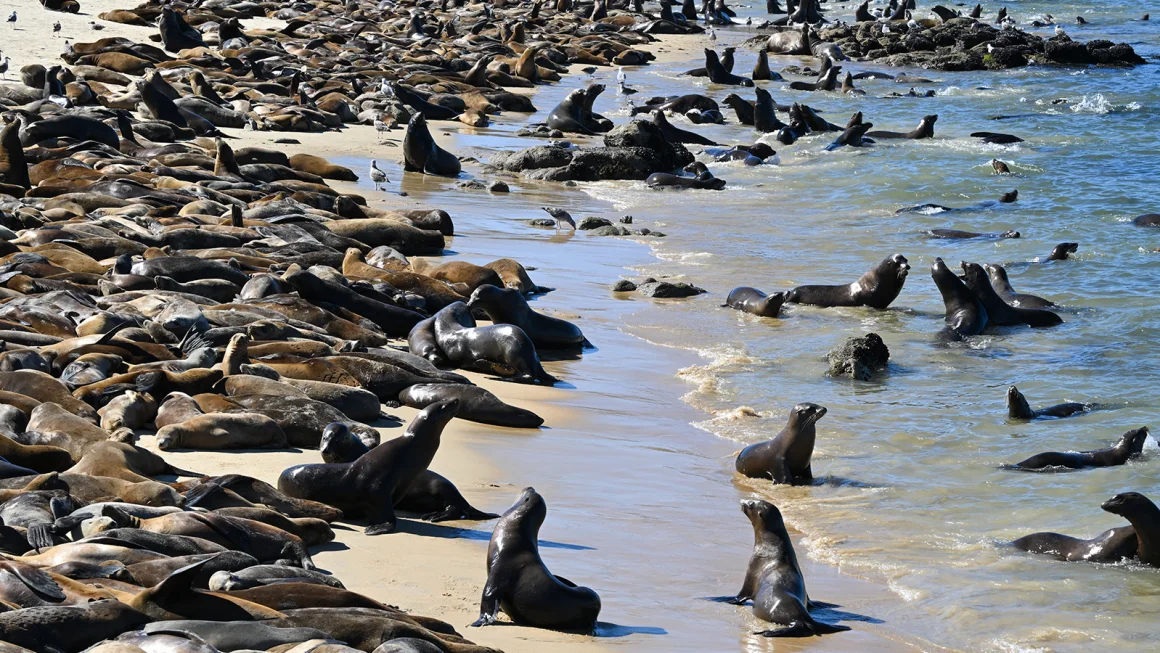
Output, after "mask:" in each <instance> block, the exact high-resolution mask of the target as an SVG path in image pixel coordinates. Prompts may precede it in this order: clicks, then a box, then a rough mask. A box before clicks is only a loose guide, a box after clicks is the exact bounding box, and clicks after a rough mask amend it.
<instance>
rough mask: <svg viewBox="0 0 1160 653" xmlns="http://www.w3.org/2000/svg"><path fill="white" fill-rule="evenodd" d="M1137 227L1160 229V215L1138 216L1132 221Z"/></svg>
mask: <svg viewBox="0 0 1160 653" xmlns="http://www.w3.org/2000/svg"><path fill="white" fill-rule="evenodd" d="M1132 223H1133V224H1135V225H1136V226H1137V227H1160V213H1147V214H1144V215H1138V216H1136V218H1135V219H1133V220H1132Z"/></svg>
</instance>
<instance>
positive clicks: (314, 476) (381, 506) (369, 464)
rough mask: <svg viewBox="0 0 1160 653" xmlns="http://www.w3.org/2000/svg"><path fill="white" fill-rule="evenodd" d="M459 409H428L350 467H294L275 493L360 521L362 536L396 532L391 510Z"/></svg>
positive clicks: (449, 404)
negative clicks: (364, 525) (364, 524)
mask: <svg viewBox="0 0 1160 653" xmlns="http://www.w3.org/2000/svg"><path fill="white" fill-rule="evenodd" d="M458 409H459V402H458V400H455V399H452V400H449V401H444V402H440V403H437V404H432V405H431V406H428V407H427V408H425V409H423V411H422V412H420V413H419V414H418V415H416V416H415V418H414V419H413V420H412V421H411V423H410V424H409V425H408V426H407V430H406V432H405V433H404V434H403V435H402V436H400V437H398V438H395V439H393V440H389V441H387V442H384V443H382V444H380V445H379V446H377V447H375V448H374V449H372V450H371V451H370V452H368V453H367V454H365V455H363V456H361V457H360V458H359V459H358V460H356V461H355V462H353V463H339V464H321V465H317V464H315V465H297V466H295V467H291V468H289V469H287V470H285V471H283V472H282V474H281V476H279V477H278V489H279V490H281V491H282V492H285V493H286V494H288V495H289V496H291V497H296V498H299V499H308V500H310V501H317V502H320V503H325V504H327V505H331V506H335V507H336V508H339V509H341V510H342V511H343V513H344V514H346V515H347V516H349V517H359V516H362V517H365V518H366V520H367V522H368V524H369V525H368V526H367V528H366V534H367V535H380V534H383V533H390V532H391V531H393V530H395V525H396V521H397V520H396V517H395V509H394V505H395V503H397V502H398V501H399V499H401V498H402V496H403V495H404V494H405V493H406V491H407V488H408V487H410V485H411V484H412V483H414V482H415V479H417V478H418V476H419V475H420V474H421V473H422V472H423V471H425V470H426V469H427V466H428V465H430V464H431V459H432V458H434V457H435V452H436V451H437V450H438V449H439V437H440V435H441V434H442V432H443V427H445V426H446V425H447V422H449V421H451V418H452V417H454V416H455V412H456V411H457V410H458Z"/></svg>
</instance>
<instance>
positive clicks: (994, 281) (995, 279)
mask: <svg viewBox="0 0 1160 653" xmlns="http://www.w3.org/2000/svg"><path fill="white" fill-rule="evenodd" d="M983 269H985V270H986V271H987V275H988V276H990V277H991V287H992V288H994V289H995V292H997V293H999V296H1000V297H1002V298H1003V301H1005V302H1007V303H1009V304H1011V305H1013V306H1019V307H1020V308H1050V307H1052V306H1055V302H1052V301H1050V300H1047V299H1044V298H1042V297H1038V296H1036V295H1028V294H1026V293H1019V292H1015V289H1014V288H1012V287H1011V282H1010V281H1009V280H1008V279H1007V270H1006V269H1004V268H1003V266H1002V265H992V264H987V265H984V266H983Z"/></svg>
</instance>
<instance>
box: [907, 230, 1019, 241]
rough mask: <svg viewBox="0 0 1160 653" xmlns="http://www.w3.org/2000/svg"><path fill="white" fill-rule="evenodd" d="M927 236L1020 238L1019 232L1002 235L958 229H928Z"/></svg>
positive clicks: (1007, 232)
mask: <svg viewBox="0 0 1160 653" xmlns="http://www.w3.org/2000/svg"><path fill="white" fill-rule="evenodd" d="M926 235H927V236H929V237H931V238H954V239H968V238H1019V232H1018V231H1004V232H1002V233H978V232H974V231H960V230H958V229H928V230H927V232H926Z"/></svg>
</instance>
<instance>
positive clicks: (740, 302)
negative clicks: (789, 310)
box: [725, 286, 785, 317]
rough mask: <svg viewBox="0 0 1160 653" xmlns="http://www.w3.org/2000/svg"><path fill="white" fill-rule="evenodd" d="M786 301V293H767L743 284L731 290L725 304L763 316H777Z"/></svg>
mask: <svg viewBox="0 0 1160 653" xmlns="http://www.w3.org/2000/svg"><path fill="white" fill-rule="evenodd" d="M784 303H785V293H784V292H775V293H773V294H772V295H766V294H765V293H763V292H761V291H760V290H758V289H756V288H750V287H748V286H741V287H740V288H734V289H733V290H730V291H729V297H728V298H727V299H726V300H725V306H728V307H729V308H733V309H737V310H739V311H744V312H746V313H752V314H754V315H759V316H761V317H777V316H778V315H780V314H781V305H782V304H784Z"/></svg>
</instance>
